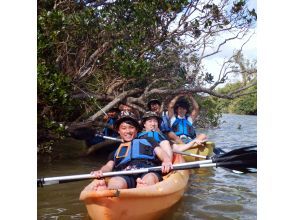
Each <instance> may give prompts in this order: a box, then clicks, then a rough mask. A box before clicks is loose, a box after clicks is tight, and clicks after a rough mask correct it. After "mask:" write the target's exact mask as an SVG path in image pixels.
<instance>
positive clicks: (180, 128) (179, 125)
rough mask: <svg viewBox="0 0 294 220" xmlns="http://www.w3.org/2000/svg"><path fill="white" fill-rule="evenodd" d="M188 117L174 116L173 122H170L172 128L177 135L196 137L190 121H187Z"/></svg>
mask: <svg viewBox="0 0 294 220" xmlns="http://www.w3.org/2000/svg"><path fill="white" fill-rule="evenodd" d="M187 118H188V117H187V116H185V118H183V119H180V118H178V117H176V120H175V122H174V123H173V124H172V130H173V131H174V132H175V134H176V135H177V136H181V135H186V136H188V137H190V138H195V137H196V131H195V128H194V127H193V125H192V124H191V122H189V121H188V119H187Z"/></svg>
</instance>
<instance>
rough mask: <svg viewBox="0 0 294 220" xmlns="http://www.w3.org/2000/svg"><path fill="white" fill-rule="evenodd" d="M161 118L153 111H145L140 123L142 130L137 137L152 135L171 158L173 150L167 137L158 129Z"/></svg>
mask: <svg viewBox="0 0 294 220" xmlns="http://www.w3.org/2000/svg"><path fill="white" fill-rule="evenodd" d="M161 121H162V118H161V117H160V116H158V115H157V114H156V113H155V112H151V111H148V112H145V113H144V115H143V117H142V119H141V125H142V127H144V130H143V131H142V132H140V133H139V134H138V138H146V137H152V138H154V139H155V141H156V142H157V143H158V144H159V146H160V147H161V148H162V149H163V150H164V151H165V152H166V153H167V155H168V156H169V157H170V159H171V160H172V156H173V152H172V148H171V146H170V143H169V141H168V140H167V137H166V136H165V135H164V134H163V133H162V132H161V131H160V129H159V127H158V126H159V125H160V123H161Z"/></svg>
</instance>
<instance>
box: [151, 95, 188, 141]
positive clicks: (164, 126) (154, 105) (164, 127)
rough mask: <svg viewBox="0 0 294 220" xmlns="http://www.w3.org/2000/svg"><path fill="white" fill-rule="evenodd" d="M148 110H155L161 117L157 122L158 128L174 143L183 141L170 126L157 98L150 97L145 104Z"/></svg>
mask: <svg viewBox="0 0 294 220" xmlns="http://www.w3.org/2000/svg"><path fill="white" fill-rule="evenodd" d="M147 107H148V110H149V111H152V112H155V113H156V114H157V115H158V116H160V117H161V119H162V120H161V122H160V124H159V129H160V131H161V132H162V133H164V134H165V135H166V136H167V137H168V138H169V139H170V140H172V141H173V142H175V143H179V144H182V143H184V142H183V141H182V140H181V139H180V137H179V136H177V135H176V134H175V133H174V132H173V131H172V129H171V127H170V125H169V124H170V122H169V117H168V115H167V113H166V112H164V111H162V107H161V102H160V101H159V100H158V99H151V100H150V101H149V102H148V104H147Z"/></svg>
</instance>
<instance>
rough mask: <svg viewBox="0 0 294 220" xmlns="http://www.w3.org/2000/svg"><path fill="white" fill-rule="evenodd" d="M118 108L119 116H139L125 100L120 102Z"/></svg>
mask: <svg viewBox="0 0 294 220" xmlns="http://www.w3.org/2000/svg"><path fill="white" fill-rule="evenodd" d="M118 108H119V110H120V115H121V116H126V115H134V116H135V117H137V118H138V117H139V116H140V113H139V112H138V111H137V110H136V109H134V108H132V107H131V106H129V105H128V104H127V103H125V102H120V103H119V105H118Z"/></svg>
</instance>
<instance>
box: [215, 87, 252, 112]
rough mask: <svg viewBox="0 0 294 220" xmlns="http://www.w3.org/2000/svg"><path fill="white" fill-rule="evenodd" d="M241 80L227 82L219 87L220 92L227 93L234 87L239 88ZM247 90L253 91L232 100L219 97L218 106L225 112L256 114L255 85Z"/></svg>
mask: <svg viewBox="0 0 294 220" xmlns="http://www.w3.org/2000/svg"><path fill="white" fill-rule="evenodd" d="M241 85H242V83H241V82H237V83H232V84H227V85H226V86H225V87H224V88H222V89H219V91H220V92H222V93H228V92H230V91H234V90H235V89H236V88H240V87H241ZM248 90H249V91H254V92H255V93H252V94H249V95H246V96H241V97H238V98H236V99H234V100H226V99H219V100H218V106H219V108H221V109H222V111H223V112H225V113H235V114H243V115H257V93H256V91H257V86H254V87H251V88H250V89H248Z"/></svg>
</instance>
